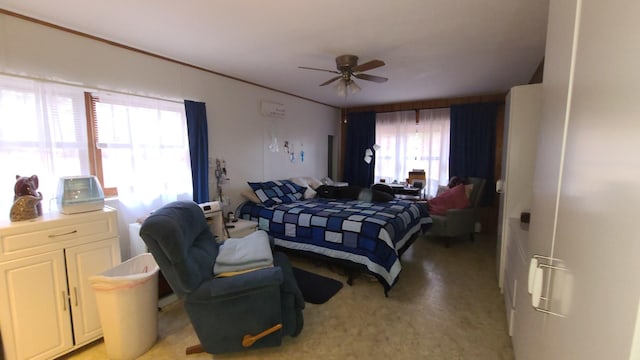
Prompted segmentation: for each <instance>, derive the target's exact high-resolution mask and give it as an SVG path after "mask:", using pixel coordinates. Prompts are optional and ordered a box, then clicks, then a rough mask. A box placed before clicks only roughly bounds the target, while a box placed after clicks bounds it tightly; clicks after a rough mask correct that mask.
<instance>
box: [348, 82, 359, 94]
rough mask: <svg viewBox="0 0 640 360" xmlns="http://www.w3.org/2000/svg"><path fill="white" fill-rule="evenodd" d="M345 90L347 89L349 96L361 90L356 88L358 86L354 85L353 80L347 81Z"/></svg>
mask: <svg viewBox="0 0 640 360" xmlns="http://www.w3.org/2000/svg"><path fill="white" fill-rule="evenodd" d="M347 89H349V93H350V94H351V95H353V94H356V93H358V92H360V90H362V89H361V88H360V86H358V84H356V82H355V81H353V80H349V83H348V84H347Z"/></svg>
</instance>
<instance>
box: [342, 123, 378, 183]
mask: <svg viewBox="0 0 640 360" xmlns="http://www.w3.org/2000/svg"><path fill="white" fill-rule="evenodd" d="M375 142H376V113H375V112H359V113H351V114H348V115H347V141H346V143H347V145H346V149H345V153H344V181H347V182H348V183H349V185H355V186H362V187H365V188H368V187H369V186H371V184H373V169H374V168H375V159H372V160H371V163H369V164H367V163H366V162H365V161H364V151H365V150H366V149H367V148H371V147H372V146H373V144H375Z"/></svg>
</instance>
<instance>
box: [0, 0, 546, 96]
mask: <svg viewBox="0 0 640 360" xmlns="http://www.w3.org/2000/svg"><path fill="white" fill-rule="evenodd" d="M0 8H3V9H5V10H9V11H12V12H16V13H19V14H22V15H26V16H29V17H33V18H36V19H39V20H43V21H47V22H50V23H53V24H56V25H60V26H63V27H66V28H70V29H73V30H77V31H80V32H83V33H87V34H90V35H94V36H97V37H100V38H104V39H107V40H111V41H114V42H117V43H120V44H124V45H128V46H132V47H135V48H138V49H141V50H145V51H148V52H151V53H155V54H158V55H161V56H165V57H168V58H171V59H175V60H179V61H181V62H185V63H189V64H192V65H196V66H199V67H202V68H206V69H209V70H212V71H215V72H218V73H222V74H225V75H228V76H231V77H235V78H238V79H242V80H246V81H249V82H252V83H255V84H259V85H262V86H266V87H269V88H272V89H276V90H280V91H283V92H287V93H290V94H294V95H297V96H301V97H304V98H308V99H312V100H315V101H318V102H321V103H325V104H330V105H333V106H337V107H347V106H361V105H371V104H385V103H394V102H403V101H411V100H426V99H438V98H447V97H457V96H468V95H481V94H490V93H497V92H506V91H507V90H508V89H509V88H510V87H512V86H514V85H519V84H526V83H527V82H528V81H529V79H530V78H531V76H532V75H533V73H534V72H535V69H536V68H537V66H538V64H539V63H540V61H541V60H542V58H543V56H544V47H545V37H546V25H547V8H548V0H394V1H392V0H322V1H319V0H304V1H302V0H269V1H262V0H233V1H231V0H224V1H223V0H184V1H175V0H110V1H86V0H56V1H51V0H0ZM343 54H354V55H357V56H359V57H360V63H364V62H367V61H369V60H372V59H380V60H383V61H384V62H386V65H385V66H384V67H380V68H377V69H374V70H371V71H368V72H366V73H368V74H371V75H378V76H383V77H387V78H389V81H388V82H386V83H382V84H378V83H373V82H369V81H364V80H357V83H358V85H359V86H360V87H361V88H362V91H361V92H359V93H357V94H355V95H349V97H348V98H346V99H345V98H344V97H340V96H339V95H338V94H337V90H336V89H335V88H334V87H333V86H332V85H328V86H323V87H320V86H318V85H319V84H321V83H323V82H324V81H326V80H328V79H329V78H331V77H332V76H334V74H330V73H327V72H322V71H312V70H302V69H298V66H308V67H315V68H323V69H329V70H334V69H335V60H334V59H335V57H336V56H338V55H343Z"/></svg>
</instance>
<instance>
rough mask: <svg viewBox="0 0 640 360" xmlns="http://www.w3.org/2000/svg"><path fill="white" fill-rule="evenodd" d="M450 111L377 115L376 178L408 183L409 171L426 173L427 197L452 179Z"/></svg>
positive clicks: (400, 112) (401, 112)
mask: <svg viewBox="0 0 640 360" xmlns="http://www.w3.org/2000/svg"><path fill="white" fill-rule="evenodd" d="M449 123H450V120H449V109H448V108H446V109H429V110H420V111H419V112H418V113H417V116H416V112H415V111H399V112H391V113H380V114H377V115H376V144H378V145H380V149H379V150H378V151H376V154H375V156H376V166H375V172H374V177H375V181H376V182H378V181H380V179H384V180H385V181H388V182H392V181H394V180H395V181H398V182H402V181H405V180H406V179H407V177H408V174H409V171H411V170H413V169H423V170H425V173H426V177H427V183H426V184H425V188H426V192H427V194H428V195H432V196H434V195H435V194H436V192H437V190H438V185H440V184H446V183H447V182H448V176H449Z"/></svg>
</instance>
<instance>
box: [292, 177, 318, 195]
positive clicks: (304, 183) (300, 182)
mask: <svg viewBox="0 0 640 360" xmlns="http://www.w3.org/2000/svg"><path fill="white" fill-rule="evenodd" d="M289 180H291V182H293V183H294V184H296V185H298V186H302V187H305V188H307V190H305V191H304V198H305V199H313V198H314V197H316V194H317V193H316V191H315V190H314V189H312V188H311V185H309V184H308V183H307V181H306V180H305V178H302V177H295V178H290V179H289Z"/></svg>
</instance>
